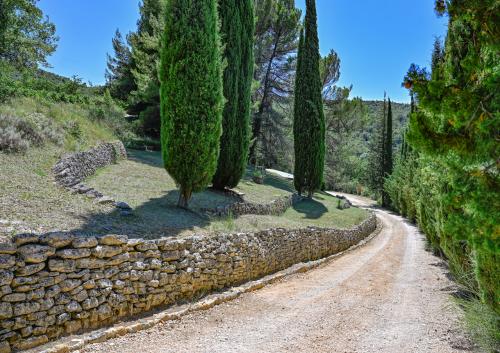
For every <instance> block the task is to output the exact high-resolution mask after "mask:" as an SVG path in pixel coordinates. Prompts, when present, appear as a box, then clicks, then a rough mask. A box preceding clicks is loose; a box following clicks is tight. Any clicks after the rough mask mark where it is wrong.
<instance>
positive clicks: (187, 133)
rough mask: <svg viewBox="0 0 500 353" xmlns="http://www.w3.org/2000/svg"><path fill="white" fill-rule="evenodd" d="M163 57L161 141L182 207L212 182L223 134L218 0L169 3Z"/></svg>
mask: <svg viewBox="0 0 500 353" xmlns="http://www.w3.org/2000/svg"><path fill="white" fill-rule="evenodd" d="M166 14H167V15H166V26H165V34H164V41H165V45H163V49H162V56H161V71H160V77H161V92H160V95H161V116H162V125H161V140H162V152H163V162H164V165H165V169H166V170H167V171H168V172H169V174H170V175H171V176H172V178H173V179H174V180H175V181H176V183H177V184H179V186H180V197H179V206H182V207H187V205H188V201H189V199H190V197H191V195H192V193H193V192H197V191H201V190H202V189H203V188H205V187H206V186H207V184H208V183H210V181H211V180H212V177H213V175H214V173H215V169H216V167H217V158H218V154H219V140H220V136H221V132H222V131H221V130H222V109H223V92H222V90H223V88H222V87H223V85H222V63H221V44H220V37H219V24H218V15H217V4H216V1H215V0H199V1H198V0H197V1H184V0H170V1H169V2H168V5H167V11H166Z"/></svg>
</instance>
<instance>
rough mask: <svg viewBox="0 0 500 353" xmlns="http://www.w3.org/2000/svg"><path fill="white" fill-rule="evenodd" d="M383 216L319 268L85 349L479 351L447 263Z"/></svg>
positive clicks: (406, 227)
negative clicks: (357, 242) (357, 243)
mask: <svg viewBox="0 0 500 353" xmlns="http://www.w3.org/2000/svg"><path fill="white" fill-rule="evenodd" d="M351 200H352V201H353V202H354V203H356V202H358V203H361V204H364V205H366V200H364V199H360V198H355V199H351ZM377 213H378V216H379V218H380V220H381V221H382V223H383V226H384V229H383V230H382V232H381V233H380V234H379V235H378V236H377V237H376V238H374V239H373V240H372V241H371V242H369V243H368V244H367V245H365V246H363V247H361V248H358V249H357V250H355V251H352V252H349V253H346V254H345V255H343V256H341V257H339V258H337V259H335V260H333V261H331V262H329V263H328V264H326V265H324V266H322V267H320V268H318V269H315V270H313V271H310V272H308V273H305V274H299V275H293V276H290V277H288V278H287V279H285V280H283V281H281V282H278V283H275V284H273V285H270V286H268V287H265V288H264V289H261V290H259V291H256V292H253V293H248V294H245V295H243V296H241V297H240V298H238V299H236V300H234V301H232V302H229V303H226V304H222V305H219V306H216V307H214V308H212V309H210V310H207V311H201V312H196V313H193V314H189V315H187V316H185V317H183V318H182V319H180V320H178V321H171V322H167V323H164V324H161V325H159V326H155V327H154V328H152V329H149V330H146V331H140V332H137V333H134V334H130V335H126V336H123V337H119V338H116V339H112V340H109V341H107V342H104V343H98V344H93V345H90V346H87V347H86V348H85V349H83V350H82V351H81V353H90V352H97V353H99V352H102V353H104V352H106V353H108V352H120V353H129V352H130V353H136V352H138V351H140V352H142V353H159V352H161V353H168V352H189V353H196V352H200V353H201V352H206V353H208V352H210V353H218V352H221V353H222V352H252V353H254V352H287V353H293V352H311V353H315V352H395V353H396V352H397V353H399V352H471V351H474V350H475V347H474V346H473V345H472V344H471V342H470V341H469V339H468V338H467V336H466V335H465V334H464V332H463V331H462V329H461V327H460V325H459V322H458V319H459V318H458V310H457V309H456V308H455V307H454V306H453V304H452V301H451V300H450V294H453V293H454V291H455V290H456V288H455V286H454V284H453V282H451V281H450V279H449V278H448V273H447V271H446V266H445V264H444V263H443V262H442V261H441V260H440V259H438V258H436V257H435V256H433V255H432V254H430V253H429V252H427V251H426V250H425V241H424V238H423V236H422V235H421V234H420V233H419V232H418V231H417V230H416V228H415V227H414V226H412V225H410V224H407V223H406V222H405V221H404V220H403V219H401V218H400V217H398V216H395V215H392V214H389V213H387V212H385V211H380V210H379V211H377Z"/></svg>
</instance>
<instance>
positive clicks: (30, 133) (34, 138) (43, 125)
mask: <svg viewBox="0 0 500 353" xmlns="http://www.w3.org/2000/svg"><path fill="white" fill-rule="evenodd" d="M48 142H50V143H53V144H56V145H62V144H63V142H64V133H63V131H62V130H61V129H60V128H59V127H58V126H56V125H55V124H54V122H53V121H52V120H51V119H49V118H47V117H46V116H45V115H43V114H40V113H33V114H29V115H27V116H26V117H23V118H19V117H14V116H10V115H0V150H2V151H7V152H25V151H26V150H27V149H28V148H29V147H30V146H43V145H44V144H46V143H48Z"/></svg>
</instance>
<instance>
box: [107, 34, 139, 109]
mask: <svg viewBox="0 0 500 353" xmlns="http://www.w3.org/2000/svg"><path fill="white" fill-rule="evenodd" d="M112 44H113V51H114V55H113V56H111V55H109V54H107V68H106V73H105V76H106V86H108V88H109V91H110V93H111V96H112V97H113V98H117V99H120V100H121V101H124V102H125V101H127V99H128V96H129V94H130V92H132V91H133V90H134V89H135V88H136V85H135V82H134V77H133V75H132V53H131V52H130V47H129V46H128V45H127V43H125V41H124V40H123V36H122V34H121V33H120V31H119V30H118V29H117V30H116V32H115V36H114V38H113V40H112Z"/></svg>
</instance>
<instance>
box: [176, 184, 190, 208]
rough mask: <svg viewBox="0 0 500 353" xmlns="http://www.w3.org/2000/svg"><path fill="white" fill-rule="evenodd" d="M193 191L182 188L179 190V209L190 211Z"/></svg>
mask: <svg viewBox="0 0 500 353" xmlns="http://www.w3.org/2000/svg"><path fill="white" fill-rule="evenodd" d="M191 195H192V191H191V190H189V189H186V188H184V187H182V186H181V189H180V190H179V200H178V201H177V207H180V208H184V209H189V200H190V199H191Z"/></svg>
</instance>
